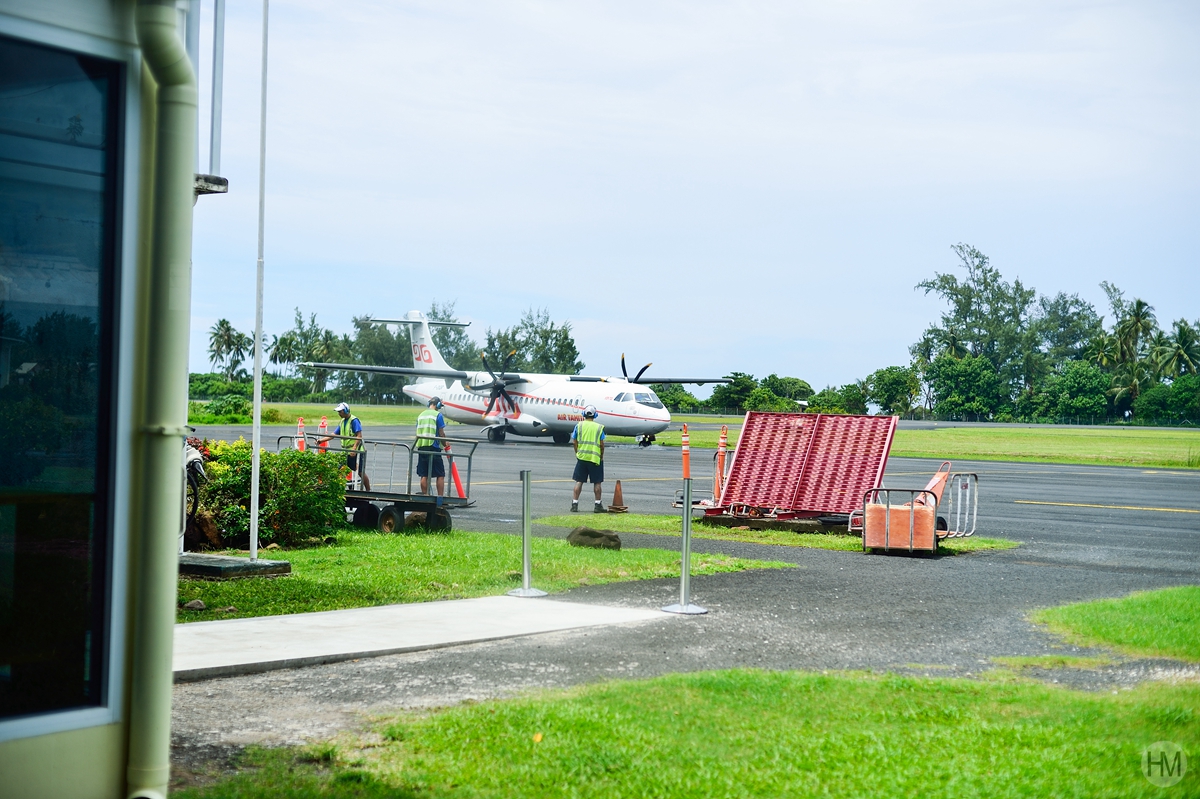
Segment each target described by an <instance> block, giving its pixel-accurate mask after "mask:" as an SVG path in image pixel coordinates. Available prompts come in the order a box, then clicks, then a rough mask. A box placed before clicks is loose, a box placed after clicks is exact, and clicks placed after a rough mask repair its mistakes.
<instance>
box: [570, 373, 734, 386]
mask: <svg viewBox="0 0 1200 799" xmlns="http://www.w3.org/2000/svg"><path fill="white" fill-rule="evenodd" d="M567 380H569V381H571V382H572V383H607V382H609V381H612V382H615V383H619V382H622V381H623V382H626V383H634V384H637V385H643V386H644V385H648V384H650V383H660V384H670V383H679V384H683V383H695V384H696V385H700V386H702V385H704V384H705V383H730V382H733V381H731V380H730V379H729V378H728V377H593V376H591V375H568V376H567Z"/></svg>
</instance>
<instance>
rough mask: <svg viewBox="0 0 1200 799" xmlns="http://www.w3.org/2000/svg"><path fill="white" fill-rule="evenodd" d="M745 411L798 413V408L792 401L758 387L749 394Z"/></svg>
mask: <svg viewBox="0 0 1200 799" xmlns="http://www.w3.org/2000/svg"><path fill="white" fill-rule="evenodd" d="M746 410H748V411H775V412H778V413H798V412H799V411H800V406H799V405H797V404H796V403H795V402H793V401H792V400H790V399H785V398H783V397H779V396H776V395H775V393H774V392H772V391H771V390H770V389H766V388H762V387H761V386H760V387H759V388H756V389H754V390H753V391H751V392H750V397H749V398H748V399H747V400H746Z"/></svg>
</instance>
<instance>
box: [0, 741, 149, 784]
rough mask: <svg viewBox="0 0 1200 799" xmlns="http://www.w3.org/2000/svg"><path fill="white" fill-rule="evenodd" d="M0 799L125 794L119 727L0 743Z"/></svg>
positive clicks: (123, 762) (122, 742) (123, 760)
mask: <svg viewBox="0 0 1200 799" xmlns="http://www.w3.org/2000/svg"><path fill="white" fill-rule="evenodd" d="M0 774H3V775H4V779H3V783H2V784H0V796H4V797H6V798H7V797H12V798H13V799H17V797H21V798H22V799H25V797H30V798H34V797H43V796H44V797H60V798H61V799H102V797H118V796H124V793H125V790H124V789H125V728H124V725H122V724H105V725H102V726H98V727H86V728H84V729H81V730H71V731H69V732H58V733H53V734H51V735H39V736H37V737H34V738H18V739H17V740H13V741H6V742H5V743H3V744H0Z"/></svg>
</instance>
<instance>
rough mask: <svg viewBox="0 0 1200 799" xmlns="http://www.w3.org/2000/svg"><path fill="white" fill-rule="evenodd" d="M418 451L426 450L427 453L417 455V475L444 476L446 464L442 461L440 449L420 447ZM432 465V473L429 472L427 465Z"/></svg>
mask: <svg viewBox="0 0 1200 799" xmlns="http://www.w3.org/2000/svg"><path fill="white" fill-rule="evenodd" d="M417 452H418V453H424V452H428V453H431V454H429V455H421V454H418V455H417V477H445V476H446V464H445V463H443V462H442V456H441V454H440V453H441V450H437V449H434V448H433V447H420V448H419V449H418V450H417ZM431 465H432V466H433V474H430V473H429V467H430V466H431Z"/></svg>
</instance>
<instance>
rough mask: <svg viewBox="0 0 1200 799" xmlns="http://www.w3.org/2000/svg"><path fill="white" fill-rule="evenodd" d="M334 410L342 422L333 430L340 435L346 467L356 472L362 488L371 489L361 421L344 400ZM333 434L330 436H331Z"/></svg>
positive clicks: (325, 439) (335, 434)
mask: <svg viewBox="0 0 1200 799" xmlns="http://www.w3.org/2000/svg"><path fill="white" fill-rule="evenodd" d="M334 410H335V411H337V415H338V416H340V417H341V419H342V423H341V424H339V425H338V426H337V429H336V430H334V431H333V435H334V436H340V437H341V439H342V449H343V450H345V452H346V468H348V469H349V470H350V471H352V472H358V479H360V480H362V486H363V489H364V490H366V491H370V490H371V481H370V480H368V479H367V453H366V450H364V449H363V428H362V422H360V421H359V419H358V417H357V416H355V415H354V414H352V413H350V406H349V405H347V404H346V403H344V402H339V403H338V404H337V405H336V406H335V407H334ZM332 437H333V436H330V438H332ZM328 440H329V438H323V439H321V441H320V443H322V444H324V443H325V442H326V441H328Z"/></svg>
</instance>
